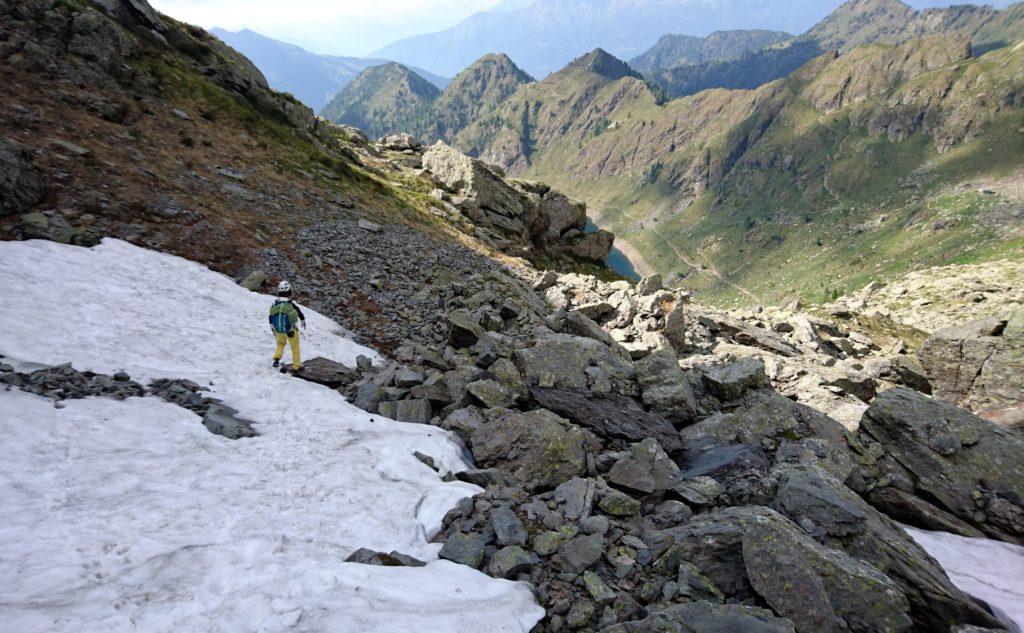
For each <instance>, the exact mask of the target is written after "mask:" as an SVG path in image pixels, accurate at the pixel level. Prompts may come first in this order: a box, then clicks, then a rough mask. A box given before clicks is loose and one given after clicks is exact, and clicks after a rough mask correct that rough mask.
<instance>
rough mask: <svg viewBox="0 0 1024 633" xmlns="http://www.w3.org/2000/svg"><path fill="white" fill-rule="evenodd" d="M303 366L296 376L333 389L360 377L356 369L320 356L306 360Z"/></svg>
mask: <svg viewBox="0 0 1024 633" xmlns="http://www.w3.org/2000/svg"><path fill="white" fill-rule="evenodd" d="M302 367H303V369H302V371H301V372H300V373H298V374H294V375H295V377H296V378H302V379H303V380H308V381H309V382H315V383H317V384H320V385H325V386H327V387H330V388H331V389H337V388H338V387H343V386H345V385H348V384H351V383H352V382H354V381H356V380H358V379H359V373H358V372H356V371H355V370H354V369H351V368H349V367H346V366H345V365H342V364H341V363H338V362H335V361H333V360H330V359H328V358H323V357H319V356H318V357H316V358H313V359H310V360H308V361H306V362H305V363H304V364H303V366H302Z"/></svg>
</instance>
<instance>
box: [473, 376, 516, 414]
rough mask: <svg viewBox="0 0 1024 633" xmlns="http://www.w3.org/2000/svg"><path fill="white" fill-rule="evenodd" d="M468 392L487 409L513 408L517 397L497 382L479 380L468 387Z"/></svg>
mask: <svg viewBox="0 0 1024 633" xmlns="http://www.w3.org/2000/svg"><path fill="white" fill-rule="evenodd" d="M466 390H467V391H469V393H470V394H472V395H473V397H474V398H476V399H477V400H479V401H480V403H481V404H483V406H485V407H487V408H493V407H501V408H505V409H508V408H511V407H512V406H513V405H514V404H515V395H514V394H513V393H512V392H511V391H509V390H508V389H506V388H505V387H504V386H503V385H502V384H501V383H499V382H497V381H495V380H478V381H476V382H471V383H469V384H468V385H466Z"/></svg>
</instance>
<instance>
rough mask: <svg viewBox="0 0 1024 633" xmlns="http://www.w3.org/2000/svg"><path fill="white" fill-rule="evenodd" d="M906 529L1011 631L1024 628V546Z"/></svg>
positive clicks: (960, 584)
mask: <svg viewBox="0 0 1024 633" xmlns="http://www.w3.org/2000/svg"><path fill="white" fill-rule="evenodd" d="M903 529H905V530H906V531H907V533H908V534H910V536H911V537H912V538H913V539H914V540H915V541H917V543H918V545H920V546H921V547H923V548H924V549H925V550H926V551H927V552H928V553H929V554H931V556H932V558H934V559H935V560H937V561H938V562H939V564H940V565H942V567H943V568H944V569H945V570H946V573H947V574H948V575H949V579H950V580H952V581H953V584H954V585H956V586H957V587H959V588H960V589H961V590H962V591H965V592H967V593H969V594H971V595H972V596H974V597H976V598H980V599H982V600H984V601H985V602H986V603H988V605H989V606H991V607H992V609H993V610H994V611H995V613H996V615H997V616H998V617H999V619H1000V620H1002V621H1003V623H1004V624H1006V625H1007V627H1008V628H1009V630H1011V631H1022V630H1024V547H1021V546H1019V545H1012V544H1010V543H1003V542H1000V541H993V540H991V539H984V538H965V537H963V536H957V535H956V534H949V533H947V532H928V531H926V530H919V529H917V528H912V527H907V526H904V528H903Z"/></svg>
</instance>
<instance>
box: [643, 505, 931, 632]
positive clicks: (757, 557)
mask: <svg viewBox="0 0 1024 633" xmlns="http://www.w3.org/2000/svg"><path fill="white" fill-rule="evenodd" d="M656 538H657V541H658V553H659V554H660V558H659V559H658V560H657V561H656V562H655V565H656V566H662V567H664V568H666V569H674V568H675V567H676V566H677V565H678V564H679V561H684V560H685V561H689V562H690V563H692V564H694V565H696V566H697V568H698V569H700V571H701V572H702V573H703V574H704V575H706V576H707V577H708V579H709V580H711V582H712V583H714V585H715V586H716V587H718V588H719V589H720V590H722V591H723V592H724V593H725V594H726V595H731V596H735V597H737V598H740V599H748V598H753V597H754V596H759V597H760V598H761V599H763V600H764V601H765V602H767V603H768V604H769V605H771V607H772V608H773V609H774V610H775V611H776V612H777V613H780V614H781V615H784V616H786V617H788V618H790V619H791V620H793V622H794V624H795V625H796V630H797V631H799V632H801V633H816V632H818V631H841V630H851V631H865V632H867V631H903V630H906V629H908V628H910V626H911V624H912V622H911V619H910V617H909V616H908V615H907V612H908V611H909V606H908V604H907V599H906V597H905V596H904V594H903V592H902V591H901V590H900V588H899V586H898V585H896V583H894V582H893V581H892V579H890V578H889V577H887V576H886V575H885V574H883V573H882V572H880V571H879V570H878V569H877V568H875V567H874V566H872V565H870V564H868V563H865V562H863V561H860V560H857V559H855V558H853V557H851V556H849V555H847V554H846V553H845V552H842V551H840V550H835V549H831V548H828V547H825V546H823V545H821V544H819V543H817V542H816V541H814V540H813V539H811V538H810V537H808V536H807V535H806V534H805V533H804V532H803V531H802V530H801V529H800V528H798V527H797V526H796V525H795V524H794V523H793V522H792V521H790V520H789V519H787V518H786V517H784V516H782V515H780V514H779V513H778V512H776V511H774V510H772V509H769V508H765V507H759V506H745V507H738V508H728V509H725V510H717V511H714V512H708V513H704V514H700V515H697V516H695V517H693V519H691V520H690V521H689V522H688V523H686V524H684V525H682V526H678V527H674V528H670V529H668V530H662V531H660V532H658V533H657V536H656Z"/></svg>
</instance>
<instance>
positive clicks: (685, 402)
mask: <svg viewBox="0 0 1024 633" xmlns="http://www.w3.org/2000/svg"><path fill="white" fill-rule="evenodd" d="M636 379H637V382H638V383H639V384H640V392H641V393H642V397H643V402H644V404H645V405H647V406H648V407H649V408H650V410H651V411H652V412H654V413H657V414H658V415H662V416H664V417H666V418H668V419H669V420H671V421H672V422H673V423H675V424H676V425H677V426H684V425H686V424H689V423H690V422H693V419H694V418H695V417H696V415H697V403H696V401H695V400H694V397H693V390H692V389H691V388H690V383H689V382H687V380H686V375H685V374H683V371H682V370H681V369H679V363H678V362H677V361H676V355H675V353H674V352H673V351H672V350H670V349H662V350H658V351H657V352H654V353H652V354H650V355H648V356H647V357H646V358H643V359H641V360H640V361H638V362H637V363H636Z"/></svg>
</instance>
